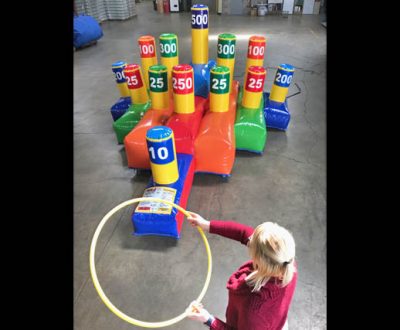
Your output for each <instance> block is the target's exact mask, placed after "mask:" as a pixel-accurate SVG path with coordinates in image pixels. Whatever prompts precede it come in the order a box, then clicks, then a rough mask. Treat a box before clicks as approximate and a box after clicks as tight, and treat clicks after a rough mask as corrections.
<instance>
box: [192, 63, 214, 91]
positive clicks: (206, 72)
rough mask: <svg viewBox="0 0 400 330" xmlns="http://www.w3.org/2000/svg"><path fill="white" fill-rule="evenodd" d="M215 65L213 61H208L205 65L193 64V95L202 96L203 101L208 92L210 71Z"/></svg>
mask: <svg viewBox="0 0 400 330" xmlns="http://www.w3.org/2000/svg"><path fill="white" fill-rule="evenodd" d="M216 64H217V63H216V62H215V61H214V60H209V61H208V63H207V64H193V63H190V65H191V66H192V67H193V74H194V95H196V96H202V97H204V98H205V99H206V98H207V97H208V93H209V91H210V71H211V69H212V68H213V67H214V66H215V65H216Z"/></svg>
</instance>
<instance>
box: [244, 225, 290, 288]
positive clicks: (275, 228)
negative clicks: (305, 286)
mask: <svg viewBox="0 0 400 330" xmlns="http://www.w3.org/2000/svg"><path fill="white" fill-rule="evenodd" d="M248 246H249V252H250V256H251V258H252V260H253V266H254V271H253V272H252V273H251V274H249V275H248V276H247V277H246V282H247V284H248V285H250V286H254V288H253V290H252V291H253V292H254V291H260V289H261V288H262V287H263V286H264V285H265V284H266V283H267V282H268V281H269V279H270V278H271V277H278V278H282V284H281V285H282V287H284V286H286V285H287V284H289V282H290V281H291V280H292V277H293V273H294V272H295V267H294V265H293V262H294V257H295V252H296V247H295V243H294V239H293V236H292V234H291V233H289V231H287V230H286V229H285V228H283V227H281V226H279V225H278V224H276V223H272V222H264V223H262V224H261V225H258V226H257V228H256V229H255V231H254V233H253V235H252V236H251V237H250V241H249V245H248Z"/></svg>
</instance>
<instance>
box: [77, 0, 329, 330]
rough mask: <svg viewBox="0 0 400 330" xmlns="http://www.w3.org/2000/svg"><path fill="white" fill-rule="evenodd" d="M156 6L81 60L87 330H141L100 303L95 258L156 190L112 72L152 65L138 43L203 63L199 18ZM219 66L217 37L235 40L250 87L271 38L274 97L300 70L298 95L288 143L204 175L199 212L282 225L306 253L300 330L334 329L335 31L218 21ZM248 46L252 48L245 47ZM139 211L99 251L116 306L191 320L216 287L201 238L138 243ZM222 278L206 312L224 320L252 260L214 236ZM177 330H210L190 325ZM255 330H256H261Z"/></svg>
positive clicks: (285, 137)
mask: <svg viewBox="0 0 400 330" xmlns="http://www.w3.org/2000/svg"><path fill="white" fill-rule="evenodd" d="M152 6H153V5H152V2H149V1H146V2H142V3H140V4H138V6H137V7H138V8H137V10H138V13H139V15H138V16H137V17H135V18H133V19H130V20H127V21H123V22H117V21H113V22H111V21H109V22H104V23H103V24H102V28H103V31H104V37H103V38H102V39H101V40H100V41H99V42H98V44H97V45H95V46H91V47H89V48H86V49H83V50H80V51H77V52H75V53H74V325H75V329H76V330H92V329H93V330H94V329H95V330H103V329H104V330H106V329H107V330H110V329H121V330H123V329H131V328H136V327H135V326H132V325H130V324H128V323H126V322H124V321H122V320H121V319H119V318H118V317H116V316H115V315H114V314H113V313H111V312H110V311H109V310H108V308H107V307H106V306H105V305H104V304H103V303H102V301H101V300H100V298H99V296H98V295H97V293H96V291H95V289H94V287H93V283H92V280H91V278H90V272H89V262H88V261H89V246H90V242H91V239H92V236H93V234H94V231H95V229H96V227H97V225H98V223H99V222H100V220H101V219H102V217H103V216H104V215H105V214H106V213H107V212H108V211H109V210H111V209H112V208H113V207H114V206H116V205H117V204H119V203H121V202H123V201H125V200H128V199H131V198H133V197H140V196H141V195H142V193H143V190H144V188H145V186H146V184H147V182H148V180H149V176H148V175H146V174H140V175H139V174H137V173H136V171H135V170H133V169H129V168H128V167H127V162H126V156H125V151H124V148H123V145H118V144H117V140H116V137H115V134H114V131H113V128H112V118H111V114H110V107H111V105H112V104H113V103H114V102H115V101H116V100H117V99H118V97H119V93H118V90H117V87H116V85H115V80H114V76H113V73H112V71H111V64H112V63H113V62H114V61H116V60H125V61H127V62H129V63H132V62H135V63H140V58H139V49H138V47H137V39H138V37H139V36H141V35H144V34H152V35H154V36H155V37H157V38H158V36H159V35H160V34H161V33H164V32H173V33H176V34H177V35H178V37H179V46H180V48H179V52H180V62H181V63H188V62H189V61H190V60H191V41H190V36H191V30H190V16H189V15H190V13H180V14H171V15H163V14H159V13H157V12H155V11H153V9H152ZM209 28H210V30H209V33H210V44H209V46H210V48H209V49H210V58H214V59H215V58H216V42H217V41H216V36H217V35H218V34H220V33H223V32H232V33H235V34H236V35H237V36H238V37H239V40H238V42H237V55H236V66H235V78H236V79H237V80H239V81H240V83H241V84H242V80H243V74H244V67H245V57H246V56H245V54H246V49H247V39H248V35H252V34H263V35H266V36H267V38H268V41H267V51H266V57H265V61H264V66H265V67H266V68H267V70H268V76H267V82H266V85H265V90H266V91H269V90H270V89H271V85H272V80H273V78H274V76H275V72H276V67H277V66H278V65H279V64H280V63H290V64H292V65H294V66H296V67H297V69H296V72H295V75H294V79H293V82H292V85H291V87H290V90H289V94H293V93H295V92H296V91H297V88H296V86H295V83H297V84H298V86H299V87H300V89H301V91H302V92H301V94H299V95H296V96H294V97H292V98H290V99H289V109H290V112H291V115H292V118H291V122H290V125H289V129H288V130H287V132H282V131H274V130H269V131H268V141H267V145H266V149H265V153H264V155H263V156H256V155H252V154H247V153H237V156H236V161H235V165H234V168H233V172H232V177H231V178H230V180H229V182H227V183H224V182H222V180H221V178H220V177H217V176H212V175H196V176H195V179H194V182H193V187H192V191H191V194H190V197H189V202H188V206H187V209H188V210H191V211H194V212H198V213H200V214H201V215H203V216H204V217H205V218H217V219H233V220H236V221H239V222H243V223H246V224H249V225H252V226H256V225H258V224H259V223H261V222H263V221H275V222H278V223H279V224H281V225H283V226H284V227H286V228H288V229H289V230H290V231H291V232H292V233H293V235H294V238H295V240H296V244H297V261H298V266H299V280H298V286H297V289H296V292H295V296H294V300H293V302H292V306H291V309H290V312H289V326H290V329H326V90H325V86H326V66H325V65H326V29H325V28H324V27H323V26H322V25H321V24H320V18H319V17H318V16H314V15H305V16H291V17H289V18H282V17H272V16H271V17H269V16H267V17H238V16H217V15H211V16H210V27H209ZM240 36H243V38H242V39H240ZM131 212H132V208H130V207H128V208H125V209H124V210H122V211H120V212H119V213H117V214H116V215H115V216H114V217H113V218H112V221H110V222H109V223H108V225H107V226H106V227H105V228H104V230H103V232H102V234H101V236H100V239H99V242H98V246H97V250H96V266H97V272H98V276H99V280H100V283H101V285H102V287H103V289H104V291H105V293H106V295H107V296H108V297H109V298H110V300H111V301H112V302H113V303H114V304H115V305H116V306H117V307H118V308H120V309H121V310H122V311H123V312H125V313H126V314H128V315H130V316H132V317H134V318H137V319H140V320H143V321H151V322H155V321H162V320H166V319H170V318H172V317H174V316H176V315H178V314H180V313H182V312H183V311H184V310H185V308H186V306H187V305H188V304H189V303H190V302H191V301H192V300H194V299H195V298H196V297H197V296H198V294H199V293H200V291H201V288H202V287H203V284H204V279H205V274H206V265H207V258H206V254H205V251H204V246H203V243H202V241H201V238H200V236H199V235H198V233H197V231H196V230H194V229H193V228H192V227H191V226H188V225H187V224H184V226H183V229H182V238H181V239H180V240H178V241H176V240H174V239H170V238H162V237H142V238H137V237H133V236H131V232H132V224H131V220H130V214H131ZM208 239H209V243H210V245H211V249H212V253H213V273H212V278H211V283H210V286H209V289H208V291H207V293H206V296H205V298H204V299H203V303H204V305H205V306H206V308H208V310H209V311H210V312H211V313H213V314H215V315H216V316H218V317H220V318H222V319H224V318H225V308H226V305H227V290H226V288H225V285H226V281H227V279H228V277H229V276H230V274H231V273H232V272H233V271H234V270H236V268H237V267H238V266H240V265H241V264H242V263H243V262H244V261H246V260H247V258H248V254H247V251H246V249H245V248H244V247H243V246H241V245H240V244H239V243H236V242H233V241H230V240H227V239H223V238H221V237H217V236H214V235H209V234H208ZM168 328H169V329H181V330H191V329H204V326H203V325H202V324H200V323H197V322H193V321H190V320H186V319H185V320H183V321H181V322H179V323H177V324H176V325H174V326H171V327H168ZM249 330H251V329H249Z"/></svg>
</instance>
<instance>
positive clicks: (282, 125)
mask: <svg viewBox="0 0 400 330" xmlns="http://www.w3.org/2000/svg"><path fill="white" fill-rule="evenodd" d="M269 94H270V93H264V117H265V125H266V126H267V127H271V128H276V129H279V130H283V131H286V129H287V127H288V125H289V121H290V113H289V109H288V105H287V99H286V100H285V102H283V103H280V102H275V101H271V100H270V99H269Z"/></svg>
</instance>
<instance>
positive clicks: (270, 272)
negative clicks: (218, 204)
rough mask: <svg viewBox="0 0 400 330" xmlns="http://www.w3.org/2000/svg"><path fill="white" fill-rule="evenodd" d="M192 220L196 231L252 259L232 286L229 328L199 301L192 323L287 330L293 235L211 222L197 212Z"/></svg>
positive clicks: (223, 329) (234, 329)
mask: <svg viewBox="0 0 400 330" xmlns="http://www.w3.org/2000/svg"><path fill="white" fill-rule="evenodd" d="M188 220H189V222H190V223H191V224H192V226H194V227H196V226H199V227H200V228H202V229H203V230H204V231H206V232H209V233H212V234H218V235H220V236H223V237H227V238H230V239H233V240H236V241H239V242H241V243H242V244H244V245H247V246H248V249H249V254H250V257H251V260H249V261H247V262H246V263H244V264H243V265H242V266H241V267H240V268H239V269H238V270H237V271H236V272H235V273H233V274H232V275H231V277H230V278H229V280H228V283H227V289H228V292H229V300H228V307H227V309H226V322H223V321H222V320H220V319H219V318H216V317H214V316H213V315H212V314H210V313H209V312H208V311H207V310H206V309H205V308H204V307H203V305H202V304H200V303H197V302H196V301H194V302H192V303H191V304H190V306H189V307H188V318H189V319H192V320H196V321H201V322H203V323H204V324H205V325H206V326H208V327H209V328H210V329H212V330H281V329H288V325H287V314H288V311H289V306H290V303H291V301H292V298H293V294H294V290H295V287H296V282H297V269H296V263H295V260H294V259H295V250H296V248H295V242H294V239H293V236H292V235H291V234H290V233H289V231H288V230H286V229H285V228H283V227H281V226H279V225H278V224H276V223H272V222H264V223H262V224H260V225H258V226H257V227H256V228H255V229H253V228H252V227H250V226H247V225H244V224H240V223H237V222H233V221H222V220H211V221H208V220H205V219H204V218H202V217H201V216H200V215H198V214H196V213H193V212H191V217H188Z"/></svg>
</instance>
